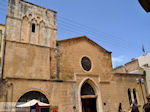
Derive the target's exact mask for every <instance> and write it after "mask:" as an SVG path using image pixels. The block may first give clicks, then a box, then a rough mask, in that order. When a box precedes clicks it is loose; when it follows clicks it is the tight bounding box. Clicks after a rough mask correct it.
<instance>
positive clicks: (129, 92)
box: [128, 89, 132, 105]
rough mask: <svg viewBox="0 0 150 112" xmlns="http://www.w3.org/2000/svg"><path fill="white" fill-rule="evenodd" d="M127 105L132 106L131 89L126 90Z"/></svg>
mask: <svg viewBox="0 0 150 112" xmlns="http://www.w3.org/2000/svg"><path fill="white" fill-rule="evenodd" d="M128 98H129V104H130V105H131V104H132V97H131V89H128Z"/></svg>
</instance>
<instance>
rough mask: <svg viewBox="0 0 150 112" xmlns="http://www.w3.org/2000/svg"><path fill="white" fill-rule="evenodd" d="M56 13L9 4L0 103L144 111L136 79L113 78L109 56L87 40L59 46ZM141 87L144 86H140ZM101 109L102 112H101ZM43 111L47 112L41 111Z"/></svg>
mask: <svg viewBox="0 0 150 112" xmlns="http://www.w3.org/2000/svg"><path fill="white" fill-rule="evenodd" d="M55 17H56V12H55V11H52V10H49V9H46V8H43V7H40V6H37V5H34V4H31V3H29V2H26V1H23V0H10V2H9V9H8V15H7V20H6V33H5V36H6V39H5V45H4V51H5V52H4V54H3V59H4V63H2V74H1V75H0V78H1V80H0V88H1V91H0V102H5V106H4V108H6V106H7V102H14V104H15V105H18V104H19V103H20V102H27V101H29V100H32V99H36V100H40V101H41V102H44V103H50V105H51V106H57V107H58V112H72V111H73V107H76V108H77V110H78V111H79V112H87V110H90V111H92V112H105V111H106V109H107V110H109V112H116V111H118V106H119V103H120V102H121V103H122V104H123V109H126V110H128V109H129V108H130V106H131V104H132V103H133V102H136V103H137V104H138V105H139V106H141V107H140V109H142V105H143V104H144V99H145V97H143V94H144V96H146V91H145V90H143V91H141V89H140V85H139V84H137V83H136V78H144V75H143V74H140V75H139V74H136V73H132V74H127V73H113V68H112V60H111V52H109V51H107V50H105V49H104V48H102V47H101V46H99V45H98V44H97V43H95V42H94V41H92V40H90V39H89V38H88V37H86V36H81V37H76V38H70V39H65V40H61V41H57V27H56V18H55ZM142 86H143V84H142ZM103 110H104V111H103ZM44 112H47V111H46V110H44Z"/></svg>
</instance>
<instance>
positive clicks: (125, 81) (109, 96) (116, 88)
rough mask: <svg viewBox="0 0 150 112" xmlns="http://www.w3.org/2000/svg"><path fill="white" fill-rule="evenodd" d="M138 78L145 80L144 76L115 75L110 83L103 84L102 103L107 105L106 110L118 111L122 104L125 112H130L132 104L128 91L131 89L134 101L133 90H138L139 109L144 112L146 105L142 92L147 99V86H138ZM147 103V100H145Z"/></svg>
mask: <svg viewBox="0 0 150 112" xmlns="http://www.w3.org/2000/svg"><path fill="white" fill-rule="evenodd" d="M136 78H144V76H141V75H136V74H114V76H113V77H112V79H111V81H110V82H101V94H102V101H103V103H106V105H105V106H104V105H103V107H104V109H109V111H110V112H116V111H118V107H119V103H122V108H123V110H126V111H128V110H129V109H130V103H129V98H128V89H131V95H132V101H134V97H133V89H135V90H136V95H137V101H138V105H139V109H140V110H142V106H143V104H144V100H145V99H143V96H142V90H143V92H144V98H146V96H147V94H146V88H145V84H142V89H141V87H140V84H137V82H136ZM145 101H146V100H145Z"/></svg>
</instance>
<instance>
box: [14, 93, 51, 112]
mask: <svg viewBox="0 0 150 112" xmlns="http://www.w3.org/2000/svg"><path fill="white" fill-rule="evenodd" d="M33 99H35V100H38V101H40V102H43V103H47V104H49V100H48V99H47V97H46V95H44V94H43V93H41V92H40V91H28V92H26V93H24V94H23V95H22V96H21V97H20V98H19V99H18V101H17V103H16V106H17V105H20V104H23V103H25V102H28V101H30V100H33ZM30 109H31V108H30ZM32 109H33V110H35V109H36V106H33V107H32ZM48 110H49V109H48V108H45V110H43V111H45V112H49V111H48ZM16 112H20V110H19V111H18V109H17V110H16Z"/></svg>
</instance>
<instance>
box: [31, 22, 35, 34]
mask: <svg viewBox="0 0 150 112" xmlns="http://www.w3.org/2000/svg"><path fill="white" fill-rule="evenodd" d="M32 32H33V33H34V32H35V24H34V23H33V24H32Z"/></svg>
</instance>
